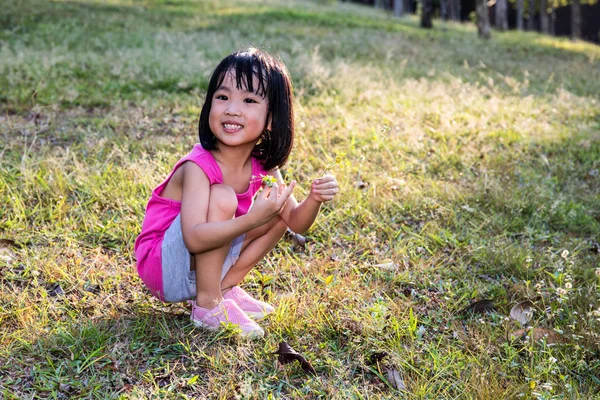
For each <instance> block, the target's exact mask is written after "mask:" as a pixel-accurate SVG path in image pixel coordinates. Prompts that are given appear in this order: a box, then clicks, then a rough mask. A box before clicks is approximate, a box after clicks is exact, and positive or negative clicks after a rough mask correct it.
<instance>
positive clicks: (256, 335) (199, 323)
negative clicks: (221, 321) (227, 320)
mask: <svg viewBox="0 0 600 400" xmlns="http://www.w3.org/2000/svg"><path fill="white" fill-rule="evenodd" d="M190 320H191V321H192V322H193V323H194V326H196V327H197V328H202V329H206V330H208V331H211V332H215V331H218V330H219V328H216V327H214V326H211V325H206V324H205V323H203V322H202V321H196V320H195V319H192V318H190ZM240 335H241V336H242V337H246V338H260V337H263V336H264V335H265V331H264V330H260V331H252V332H248V333H245V332H244V331H242V332H240Z"/></svg>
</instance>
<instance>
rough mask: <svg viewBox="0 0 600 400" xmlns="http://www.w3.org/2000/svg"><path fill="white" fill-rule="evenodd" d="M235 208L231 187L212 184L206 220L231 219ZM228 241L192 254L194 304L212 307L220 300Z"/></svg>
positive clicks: (235, 200) (234, 198)
mask: <svg viewBox="0 0 600 400" xmlns="http://www.w3.org/2000/svg"><path fill="white" fill-rule="evenodd" d="M236 208H237V198H236V196H235V192H234V191H233V189H232V188H230V187H229V186H226V185H212V186H211V187H210V197H209V204H208V219H207V222H216V221H226V220H229V219H232V218H233V217H234V215H235V210H236ZM230 245H231V244H230V243H227V244H226V245H225V246H223V247H219V248H216V249H213V250H210V251H207V252H205V253H197V254H194V256H193V257H194V260H193V263H192V264H193V265H192V269H193V268H194V265H195V269H196V291H197V294H196V304H197V305H198V306H200V307H203V308H207V309H212V308H214V307H216V306H217V305H218V304H219V303H220V302H221V301H222V300H223V296H222V295H221V272H222V268H223V262H224V261H225V257H227V254H228V252H229V247H230Z"/></svg>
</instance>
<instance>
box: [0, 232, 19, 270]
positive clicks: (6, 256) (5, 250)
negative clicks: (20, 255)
mask: <svg viewBox="0 0 600 400" xmlns="http://www.w3.org/2000/svg"><path fill="white" fill-rule="evenodd" d="M15 246H16V243H15V241H14V240H12V239H6V238H4V239H0V260H2V261H4V262H5V263H7V264H9V263H10V262H11V261H12V260H13V259H14V258H15V253H14V252H13V251H12V250H11V249H10V248H11V247H15Z"/></svg>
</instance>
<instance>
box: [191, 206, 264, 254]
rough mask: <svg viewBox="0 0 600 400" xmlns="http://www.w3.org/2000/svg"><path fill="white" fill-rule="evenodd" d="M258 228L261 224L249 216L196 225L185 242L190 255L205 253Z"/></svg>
mask: <svg viewBox="0 0 600 400" xmlns="http://www.w3.org/2000/svg"><path fill="white" fill-rule="evenodd" d="M258 226H260V223H259V222H258V221H257V220H256V219H255V218H252V216H250V215H248V214H246V215H242V216H240V217H238V218H233V219H230V220H227V221H217V222H206V223H201V224H196V225H194V226H193V227H192V229H191V230H190V232H189V234H188V235H187V237H186V236H184V242H185V244H186V246H187V248H188V250H189V251H190V253H204V252H206V251H209V250H213V249H216V248H218V247H223V246H225V245H226V244H228V243H230V242H231V241H232V240H233V239H235V238H236V237H238V236H240V235H242V234H244V233H246V232H248V231H250V230H252V229H254V228H257V227H258Z"/></svg>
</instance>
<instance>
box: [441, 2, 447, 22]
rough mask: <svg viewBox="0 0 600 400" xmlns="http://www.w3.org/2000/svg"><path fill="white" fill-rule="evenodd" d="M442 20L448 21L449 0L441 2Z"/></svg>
mask: <svg viewBox="0 0 600 400" xmlns="http://www.w3.org/2000/svg"><path fill="white" fill-rule="evenodd" d="M440 18H441V19H442V21H448V0H440Z"/></svg>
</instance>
